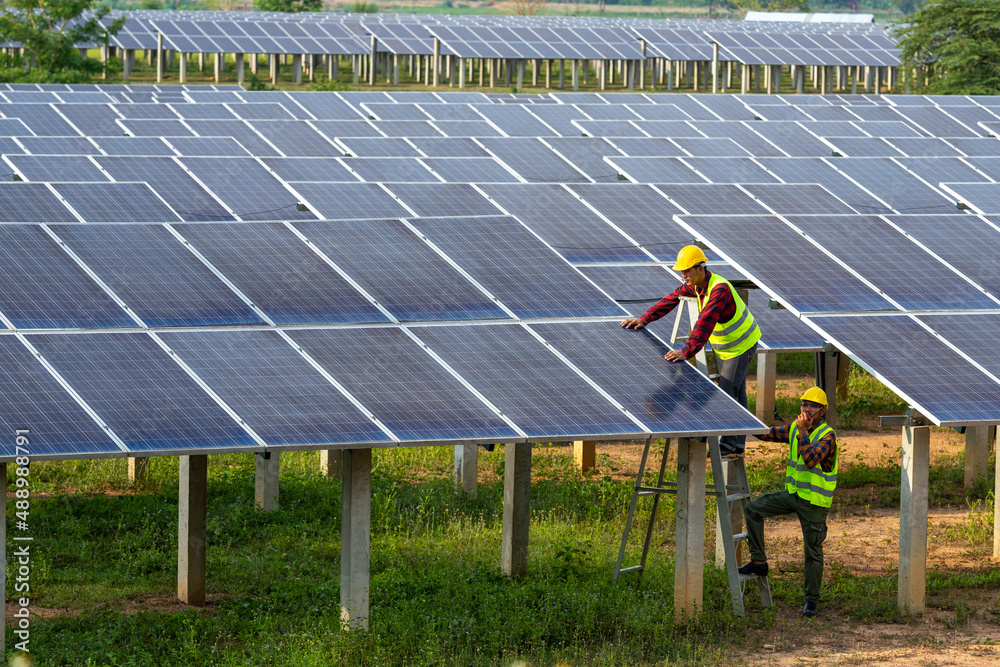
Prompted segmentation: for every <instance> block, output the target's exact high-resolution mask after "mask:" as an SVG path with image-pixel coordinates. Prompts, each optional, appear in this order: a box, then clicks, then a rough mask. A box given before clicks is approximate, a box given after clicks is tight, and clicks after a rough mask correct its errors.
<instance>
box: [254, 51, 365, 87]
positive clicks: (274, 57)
mask: <svg viewBox="0 0 1000 667" xmlns="http://www.w3.org/2000/svg"><path fill="white" fill-rule="evenodd" d="M280 72H281V62H280V61H279V60H278V54H277V53H272V54H271V85H272V86H277V85H278V75H279V74H280ZM356 75H357V70H355V76H356ZM354 83H357V80H355V81H354Z"/></svg>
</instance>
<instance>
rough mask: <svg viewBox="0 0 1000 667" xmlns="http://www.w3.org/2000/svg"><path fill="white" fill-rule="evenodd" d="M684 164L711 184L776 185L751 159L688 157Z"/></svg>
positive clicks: (772, 178)
mask: <svg viewBox="0 0 1000 667" xmlns="http://www.w3.org/2000/svg"><path fill="white" fill-rule="evenodd" d="M684 162H685V163H686V164H687V165H688V166H689V167H691V168H692V169H694V170H696V171H697V172H698V173H700V174H701V175H702V176H704V177H705V178H707V179H708V180H709V181H711V182H713V183H772V182H773V183H778V182H779V181H778V179H777V178H775V177H774V176H773V175H772V174H770V173H769V172H768V171H767V170H766V169H764V168H763V167H761V166H760V165H759V164H757V163H756V162H754V161H753V160H752V159H751V158H745V157H734V158H712V157H688V158H684Z"/></svg>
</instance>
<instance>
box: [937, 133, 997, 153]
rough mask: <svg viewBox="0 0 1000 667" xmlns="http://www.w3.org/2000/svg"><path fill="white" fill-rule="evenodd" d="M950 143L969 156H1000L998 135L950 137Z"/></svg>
mask: <svg viewBox="0 0 1000 667" xmlns="http://www.w3.org/2000/svg"><path fill="white" fill-rule="evenodd" d="M948 143H949V144H951V145H952V146H954V147H955V148H957V149H958V150H960V151H962V152H963V153H965V154H966V155H969V156H973V157H1000V140H997V139H996V137H990V138H987V137H974V138H968V139H949V140H948Z"/></svg>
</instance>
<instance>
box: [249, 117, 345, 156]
mask: <svg viewBox="0 0 1000 667" xmlns="http://www.w3.org/2000/svg"><path fill="white" fill-rule="evenodd" d="M253 127H254V129H255V130H256V131H257V132H258V133H259V134H261V135H263V137H264V138H265V139H267V141H268V142H269V143H270V144H271V145H272V146H274V147H275V148H277V149H278V150H279V151H281V152H282V153H284V154H285V155H287V156H289V157H329V156H331V155H338V154H339V153H340V151H339V150H338V149H337V148H336V147H335V146H334V145H333V144H332V143H330V142H329V141H327V139H326V138H325V137H324V136H323V135H321V134H319V133H318V132H317V131H316V130H314V129H313V128H312V127H310V126H309V124H308V123H306V122H304V121H299V120H258V121H254V122H253Z"/></svg>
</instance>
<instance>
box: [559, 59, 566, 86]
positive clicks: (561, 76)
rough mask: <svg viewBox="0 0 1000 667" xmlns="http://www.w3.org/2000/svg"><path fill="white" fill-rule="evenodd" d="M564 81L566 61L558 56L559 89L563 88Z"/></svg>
mask: <svg viewBox="0 0 1000 667" xmlns="http://www.w3.org/2000/svg"><path fill="white" fill-rule="evenodd" d="M565 83H566V61H565V60H562V59H561V58H560V60H559V90H562V89H563V86H564V85H565Z"/></svg>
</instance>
